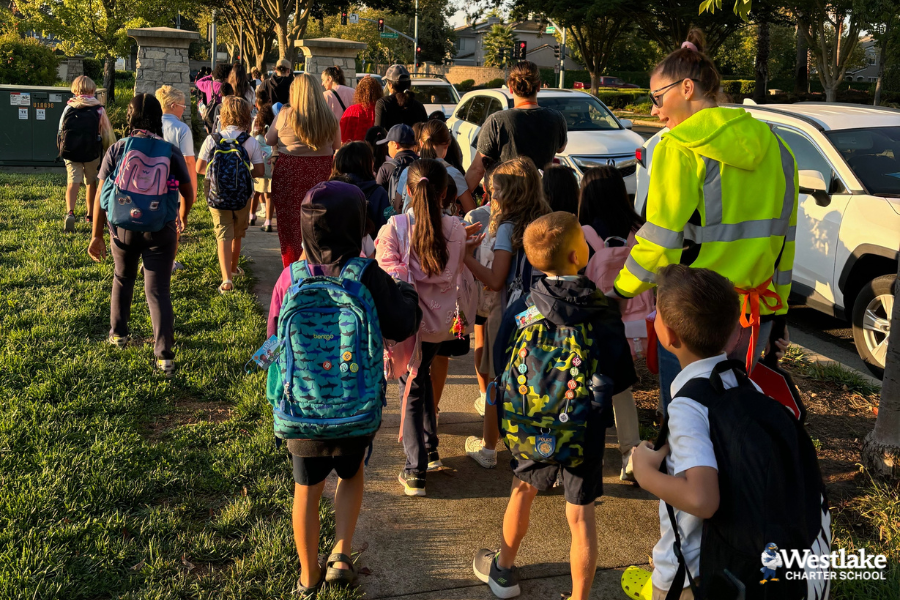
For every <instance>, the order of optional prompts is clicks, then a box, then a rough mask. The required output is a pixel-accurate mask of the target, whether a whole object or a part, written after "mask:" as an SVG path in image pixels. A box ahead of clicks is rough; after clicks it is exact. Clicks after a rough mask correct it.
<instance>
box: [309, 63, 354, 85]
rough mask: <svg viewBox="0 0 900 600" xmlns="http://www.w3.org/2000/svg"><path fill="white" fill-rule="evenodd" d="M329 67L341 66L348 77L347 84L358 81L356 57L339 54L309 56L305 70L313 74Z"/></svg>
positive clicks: (319, 73)
mask: <svg viewBox="0 0 900 600" xmlns="http://www.w3.org/2000/svg"><path fill="white" fill-rule="evenodd" d="M328 67H340V68H341V70H342V71H343V72H344V76H345V77H346V78H347V85H353V82H355V81H356V58H344V57H337V56H309V57H307V58H306V64H305V65H304V67H303V70H304V71H305V72H307V73H312V74H313V75H321V74H322V72H323V71H324V70H325V69H327V68H328Z"/></svg>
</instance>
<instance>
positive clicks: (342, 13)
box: [341, 10, 347, 25]
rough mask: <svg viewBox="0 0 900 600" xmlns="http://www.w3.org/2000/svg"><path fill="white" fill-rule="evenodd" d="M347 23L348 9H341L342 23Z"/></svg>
mask: <svg viewBox="0 0 900 600" xmlns="http://www.w3.org/2000/svg"><path fill="white" fill-rule="evenodd" d="M346 24H347V11H345V10H344V11H341V25H346Z"/></svg>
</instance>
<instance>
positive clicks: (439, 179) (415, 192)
mask: <svg viewBox="0 0 900 600" xmlns="http://www.w3.org/2000/svg"><path fill="white" fill-rule="evenodd" d="M408 169H409V175H408V177H407V185H408V187H409V189H410V191H411V192H412V201H411V202H410V207H411V208H412V211H413V215H415V218H416V224H415V227H413V231H412V236H411V238H410V246H411V248H412V251H413V252H415V254H416V256H417V257H418V258H419V265H420V266H421V268H422V271H423V272H424V273H425V274H426V275H438V274H440V273H441V272H443V270H444V268H445V267H446V266H447V262H448V261H449V260H450V251H449V250H448V249H447V240H446V238H444V227H443V225H442V223H441V219H442V217H443V211H442V209H441V197H442V196H443V194H444V193H445V192H446V191H447V169H445V168H444V165H442V164H441V163H440V162H438V161H436V160H432V159H427V158H423V159H419V160H417V161H415V162H414V163H412V164H411V165H410V166H409V167H408Z"/></svg>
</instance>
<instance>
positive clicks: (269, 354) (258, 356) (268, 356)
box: [244, 334, 284, 373]
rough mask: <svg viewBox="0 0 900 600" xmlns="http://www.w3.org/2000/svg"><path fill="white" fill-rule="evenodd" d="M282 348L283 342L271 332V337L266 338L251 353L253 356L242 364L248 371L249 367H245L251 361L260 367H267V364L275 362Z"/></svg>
mask: <svg viewBox="0 0 900 600" xmlns="http://www.w3.org/2000/svg"><path fill="white" fill-rule="evenodd" d="M282 350H284V342H282V341H281V340H279V339H278V336H277V335H275V334H272V337H270V338H269V339H267V340H266V342H265V343H264V344H263V345H262V346H261V347H260V348H259V350H257V351H256V352H254V353H253V356H251V357H250V360H248V361H247V362H246V363H245V364H244V370H245V371H246V372H248V373H249V372H250V369H248V368H247V365H249V364H250V363H251V362H255V363H256V364H257V365H259V368H260V369H268V368H269V365H271V364H272V363H273V362H275V360H276V359H278V355H279V354H281V351H282Z"/></svg>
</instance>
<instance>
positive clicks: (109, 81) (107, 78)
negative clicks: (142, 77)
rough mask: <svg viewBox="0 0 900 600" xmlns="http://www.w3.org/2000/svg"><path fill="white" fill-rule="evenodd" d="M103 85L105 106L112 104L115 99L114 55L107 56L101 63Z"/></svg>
mask: <svg viewBox="0 0 900 600" xmlns="http://www.w3.org/2000/svg"><path fill="white" fill-rule="evenodd" d="M103 87H105V88H106V106H112V105H113V104H114V103H115V101H116V57H114V56H107V57H106V62H105V63H104V64H103ZM132 91H134V90H132Z"/></svg>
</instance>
